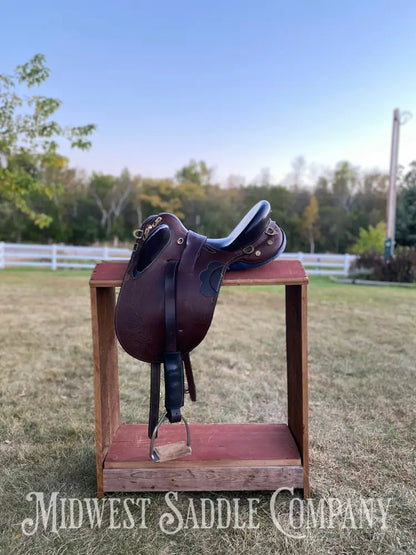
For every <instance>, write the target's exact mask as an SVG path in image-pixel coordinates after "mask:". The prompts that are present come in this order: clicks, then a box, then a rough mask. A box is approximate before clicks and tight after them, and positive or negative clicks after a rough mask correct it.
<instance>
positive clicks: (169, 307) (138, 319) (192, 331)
mask: <svg viewBox="0 0 416 555" xmlns="http://www.w3.org/2000/svg"><path fill="white" fill-rule="evenodd" d="M270 212H271V210H270V204H269V203H268V202H267V201H265V200H263V201H260V202H259V203H257V204H256V205H255V206H254V207H253V208H252V209H251V210H250V211H249V212H248V213H247V214H246V216H244V218H243V219H242V220H241V222H240V223H239V224H238V225H237V226H236V228H235V229H234V230H233V231H232V232H231V233H230V235H229V236H228V237H225V238H223V239H208V238H207V237H204V236H202V235H199V234H197V233H194V232H193V231H189V230H188V229H186V228H185V227H184V226H183V224H182V223H181V222H180V220H179V219H178V218H177V217H176V216H174V215H173V214H169V213H162V214H158V215H157V216H150V217H149V218H147V220H146V221H145V222H144V223H143V225H142V227H141V228H140V229H139V230H137V231H136V232H135V236H136V237H137V241H136V243H135V245H134V249H133V253H132V256H131V259H130V262H129V264H128V267H127V270H126V273H125V275H124V279H123V283H122V286H121V289H120V294H119V296H118V300H117V306H116V313H115V329H116V333H117V337H118V340H119V341H120V344H121V346H122V347H123V349H124V350H125V351H127V353H129V354H130V355H131V356H133V357H135V358H137V359H138V360H141V361H144V362H149V363H150V364H151V386H150V412H149V429H148V434H149V437H150V438H152V442H151V449H150V452H151V457H152V458H153V460H155V461H158V456H157V455H156V454H155V452H154V450H153V444H154V440H155V438H156V436H157V430H158V428H159V426H160V424H161V423H162V422H163V420H164V419H165V418H167V419H168V420H169V421H170V422H180V421H181V420H183V421H184V423H185V425H186V428H187V440H188V441H187V443H188V445H190V434H189V427H188V424H187V422H186V420H185V419H184V418H183V416H182V415H181V408H182V406H183V405H184V393H185V392H187V393H189V396H190V398H191V399H192V401H195V400H196V391H195V383H194V379H193V373H192V367H191V363H190V359H189V353H190V352H191V351H192V350H193V349H194V348H195V347H196V346H197V345H198V344H199V343H200V342H201V341H202V340H203V338H204V337H205V335H206V333H207V331H208V328H209V326H210V324H211V320H212V317H213V314H214V309H215V305H216V302H217V298H218V293H219V290H220V286H221V283H222V281H223V278H224V274H225V272H226V271H227V269H229V268H232V269H245V268H252V267H255V266H260V265H263V264H266V263H267V262H270V261H271V260H274V259H275V258H277V257H278V256H279V254H280V253H281V252H283V250H284V248H285V246H286V237H285V234H284V232H283V230H282V229H280V228H279V226H278V225H277V224H276V223H275V222H274V221H272V220H271V218H270ZM162 363H163V365H164V380H165V409H166V411H165V412H164V414H163V415H162V417H161V418H160V419H159V397H160V367H161V364H162ZM184 369H185V372H184ZM184 374H186V383H187V385H185V377H184Z"/></svg>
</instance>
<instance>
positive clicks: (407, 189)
mask: <svg viewBox="0 0 416 555" xmlns="http://www.w3.org/2000/svg"><path fill="white" fill-rule="evenodd" d="M396 241H397V242H398V243H399V244H400V245H406V246H412V245H415V244H416V160H415V161H414V162H412V163H411V164H410V170H409V171H408V172H407V173H406V175H405V176H404V178H403V183H402V187H401V188H400V189H399V193H398V196H397V214H396Z"/></svg>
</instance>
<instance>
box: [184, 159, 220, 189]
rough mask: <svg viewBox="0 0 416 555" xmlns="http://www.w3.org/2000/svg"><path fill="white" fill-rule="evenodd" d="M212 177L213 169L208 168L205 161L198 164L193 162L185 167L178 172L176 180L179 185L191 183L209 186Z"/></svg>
mask: <svg viewBox="0 0 416 555" xmlns="http://www.w3.org/2000/svg"><path fill="white" fill-rule="evenodd" d="M211 177H212V168H208V166H207V165H206V163H205V162H204V161H203V160H200V161H199V162H196V161H195V160H191V161H190V162H189V164H188V165H187V166H184V167H183V168H181V169H180V170H179V171H177V172H176V174H175V178H176V181H178V183H182V182H183V181H189V182H190V183H195V184H196V185H208V183H209V182H210V180H211Z"/></svg>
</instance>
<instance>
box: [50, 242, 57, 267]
mask: <svg viewBox="0 0 416 555" xmlns="http://www.w3.org/2000/svg"><path fill="white" fill-rule="evenodd" d="M51 267H52V270H56V268H57V263H56V245H52V260H51Z"/></svg>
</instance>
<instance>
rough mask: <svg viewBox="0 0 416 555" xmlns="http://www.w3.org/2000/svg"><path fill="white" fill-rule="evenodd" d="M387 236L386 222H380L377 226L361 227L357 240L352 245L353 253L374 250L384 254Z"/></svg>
mask: <svg viewBox="0 0 416 555" xmlns="http://www.w3.org/2000/svg"><path fill="white" fill-rule="evenodd" d="M385 238H386V224H385V222H379V223H378V224H377V225H376V226H375V227H374V226H372V225H370V226H368V229H364V228H362V227H361V228H360V231H359V237H358V240H357V242H356V243H355V244H354V245H353V246H352V248H351V252H352V253H353V254H363V253H365V252H374V253H379V254H382V253H383V252H384V240H385Z"/></svg>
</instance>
